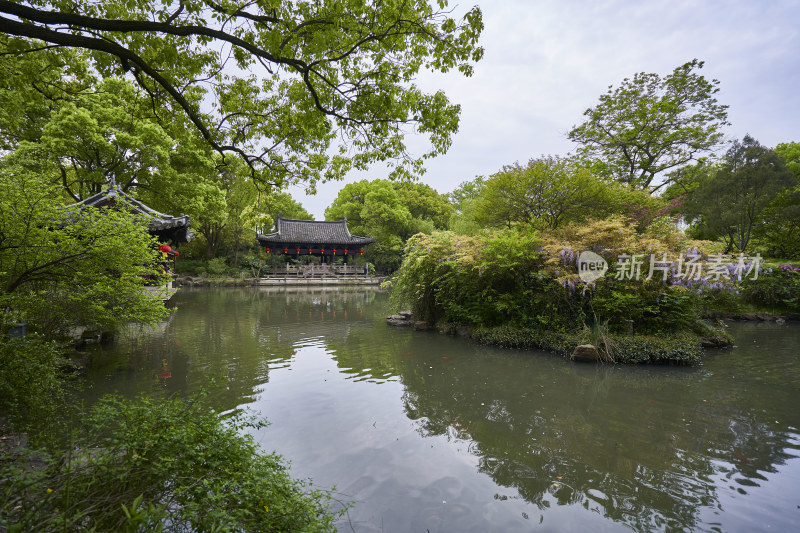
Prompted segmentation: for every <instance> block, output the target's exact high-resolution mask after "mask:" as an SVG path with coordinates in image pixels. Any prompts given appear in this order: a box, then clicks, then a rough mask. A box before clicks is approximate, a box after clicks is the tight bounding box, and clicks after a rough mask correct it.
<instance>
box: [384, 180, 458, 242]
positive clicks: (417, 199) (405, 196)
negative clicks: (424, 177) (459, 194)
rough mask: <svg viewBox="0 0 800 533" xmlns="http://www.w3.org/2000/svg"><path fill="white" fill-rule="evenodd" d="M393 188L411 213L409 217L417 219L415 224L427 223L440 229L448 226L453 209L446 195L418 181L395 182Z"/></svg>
mask: <svg viewBox="0 0 800 533" xmlns="http://www.w3.org/2000/svg"><path fill="white" fill-rule="evenodd" d="M394 190H395V191H396V192H397V194H398V195H399V196H400V201H401V202H403V205H405V206H406V208H407V209H408V211H409V213H411V217H412V218H413V219H414V220H415V221H417V222H416V225H417V226H420V225H421V223H429V224H432V225H433V228H435V229H441V230H444V229H447V228H448V227H449V226H450V218H451V217H452V216H453V212H454V209H453V206H452V205H450V203H449V202H448V201H447V196H446V195H444V194H439V193H438V192H436V191H435V190H434V189H433V188H432V187H430V186H429V185H425V184H424V183H419V182H408V181H405V182H399V183H395V184H394ZM428 233H430V232H428Z"/></svg>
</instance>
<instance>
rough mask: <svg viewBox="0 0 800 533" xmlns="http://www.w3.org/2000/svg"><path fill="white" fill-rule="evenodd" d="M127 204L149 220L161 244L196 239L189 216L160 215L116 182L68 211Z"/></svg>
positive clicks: (69, 207) (150, 231)
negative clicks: (190, 227) (190, 226)
mask: <svg viewBox="0 0 800 533" xmlns="http://www.w3.org/2000/svg"><path fill="white" fill-rule="evenodd" d="M118 202H119V203H123V204H125V205H126V206H127V207H128V208H129V209H130V210H131V212H132V213H134V214H135V215H141V216H142V217H143V218H144V219H145V220H149V223H148V228H147V229H148V231H149V233H150V234H151V235H153V236H155V237H156V238H157V239H158V240H159V241H160V242H170V241H171V242H172V243H174V244H179V243H182V242H189V241H191V240H192V239H193V238H194V232H192V230H191V229H189V225H190V221H189V216H188V215H181V216H179V217H174V216H172V215H166V214H164V213H159V212H158V211H156V210H155V209H151V208H150V207H147V206H146V205H144V204H143V203H142V202H140V201H139V200H137V199H136V198H134V197H133V196H130V195H129V194H127V193H126V192H125V191H123V190H122V189H121V188H120V187H119V186H118V185H117V184H116V182H115V181H114V180H112V181H111V185H110V186H109V187H108V189H105V190H103V191H100V192H99V193H97V194H95V195H94V196H90V197H89V198H86V199H84V200H82V201H80V202H78V203H77V204H72V205H70V206H68V207H67V209H76V208H77V210H80V209H83V208H85V207H97V208H103V207H113V206H116V205H117V203H118Z"/></svg>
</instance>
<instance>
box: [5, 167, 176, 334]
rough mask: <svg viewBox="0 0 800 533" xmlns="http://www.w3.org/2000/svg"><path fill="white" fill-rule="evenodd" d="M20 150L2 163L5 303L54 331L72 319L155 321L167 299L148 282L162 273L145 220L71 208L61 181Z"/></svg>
mask: <svg viewBox="0 0 800 533" xmlns="http://www.w3.org/2000/svg"><path fill="white" fill-rule="evenodd" d="M21 163H24V161H23V162H20V161H19V160H18V159H17V158H16V157H15V156H14V155H12V156H7V157H6V158H4V160H3V161H2V166H0V235H2V236H3V239H2V240H1V241H0V298H2V301H0V305H2V306H3V307H4V308H5V309H6V310H7V311H6V312H10V313H11V314H12V316H10V317H5V319H6V320H8V319H16V320H25V321H27V322H28V323H29V327H32V328H33V329H36V330H38V331H41V332H45V333H47V334H48V335H55V334H59V333H61V334H64V333H66V332H67V330H68V329H69V328H71V327H74V326H78V325H83V326H91V325H95V326H99V327H102V328H105V329H111V330H113V329H115V327H116V326H117V325H119V324H121V323H124V322H129V321H137V322H155V321H158V320H159V319H161V318H163V317H164V316H165V314H166V310H165V309H164V306H163V304H162V303H161V302H160V301H159V300H154V299H153V298H152V297H150V296H148V295H147V294H146V293H145V292H144V291H143V290H142V287H143V285H144V284H145V276H150V277H152V276H154V275H155V276H157V275H158V268H159V267H158V259H159V258H158V254H157V251H156V244H157V243H156V242H155V241H154V239H153V238H152V237H150V235H148V233H147V223H148V222H149V221H147V220H136V219H135V218H134V217H133V216H132V215H130V214H129V213H128V212H126V211H125V208H124V206H123V205H119V206H118V207H119V209H103V210H99V209H94V208H90V209H85V210H81V211H80V212H78V211H72V212H67V211H66V210H65V209H64V207H63V206H61V205H59V204H58V203H57V202H54V201H53V199H54V198H58V197H59V194H58V191H57V190H56V188H55V186H53V185H51V184H50V183H48V182H47V180H46V179H45V178H43V177H42V176H40V175H37V174H34V173H31V172H29V171H27V170H26V169H25V168H24V166H23V165H22V164H21Z"/></svg>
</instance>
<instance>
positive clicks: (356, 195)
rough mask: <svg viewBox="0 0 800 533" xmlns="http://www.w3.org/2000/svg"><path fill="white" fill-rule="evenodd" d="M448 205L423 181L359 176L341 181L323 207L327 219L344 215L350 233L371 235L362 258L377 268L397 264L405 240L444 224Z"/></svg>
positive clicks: (448, 217) (394, 267)
mask: <svg viewBox="0 0 800 533" xmlns="http://www.w3.org/2000/svg"><path fill="white" fill-rule="evenodd" d="M451 211H452V208H451V207H450V206H449V205H448V204H447V202H446V200H445V197H444V196H442V195H440V194H439V193H437V192H436V191H435V190H433V189H432V188H430V187H428V186H427V185H422V184H405V183H392V182H390V181H388V180H381V179H377V180H373V181H367V180H361V181H358V182H355V183H349V184H347V185H345V186H344V187H343V188H342V190H341V191H339V195H338V196H337V197H336V199H335V200H334V201H333V202H332V203H331V205H330V206H329V207H328V208H327V209H326V210H325V218H326V219H327V220H336V219H341V218H342V217H347V227H348V229H349V230H350V233H352V234H353V235H361V236H365V237H373V238H374V239H375V243H374V244H372V245H370V246H369V247H368V248H367V250H366V253H365V254H364V255H365V258H366V259H367V260H368V261H370V262H372V263H374V264H375V266H376V267H377V268H378V269H382V270H385V269H388V268H392V269H396V268H397V267H398V266H399V265H400V260H401V257H402V253H403V246H404V244H405V242H406V240H407V239H408V238H409V237H411V236H412V235H413V234H415V233H418V232H431V231H433V230H434V229H435V228H437V227H440V226H439V225H440V224H447V223H448V222H449V219H450V213H451Z"/></svg>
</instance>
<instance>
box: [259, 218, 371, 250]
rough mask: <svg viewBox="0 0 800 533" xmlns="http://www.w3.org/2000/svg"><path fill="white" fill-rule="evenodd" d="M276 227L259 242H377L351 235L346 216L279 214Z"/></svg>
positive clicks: (342, 243)
mask: <svg viewBox="0 0 800 533" xmlns="http://www.w3.org/2000/svg"><path fill="white" fill-rule="evenodd" d="M275 229H276V230H277V231H276V232H275V233H270V234H267V235H259V236H258V242H259V244H261V245H268V244H297V245H300V244H327V245H340V246H365V245H367V244H371V243H373V242H375V239H373V238H372V237H358V236H356V235H350V231H349V230H348V229H347V218H345V217H342V220H336V221H333V222H320V221H317V220H291V219H288V218H281V216H280V215H278V220H277V221H276V222H275Z"/></svg>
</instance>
